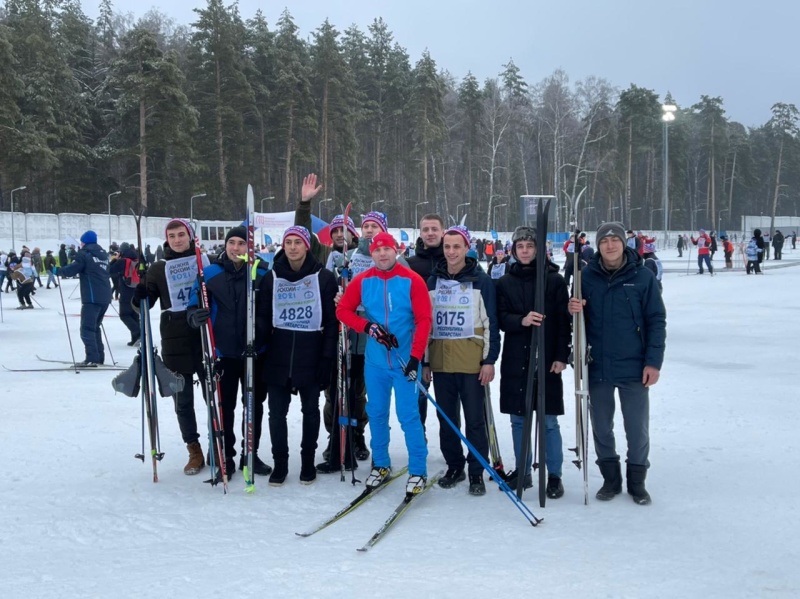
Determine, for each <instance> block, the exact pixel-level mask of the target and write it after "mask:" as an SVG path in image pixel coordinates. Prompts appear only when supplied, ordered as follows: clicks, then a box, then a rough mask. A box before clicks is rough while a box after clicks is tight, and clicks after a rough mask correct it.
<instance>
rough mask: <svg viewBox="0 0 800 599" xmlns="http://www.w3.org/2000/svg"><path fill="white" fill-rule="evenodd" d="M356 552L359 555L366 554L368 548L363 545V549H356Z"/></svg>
mask: <svg viewBox="0 0 800 599" xmlns="http://www.w3.org/2000/svg"><path fill="white" fill-rule="evenodd" d="M356 551H358V552H359V553H366V552H367V551H369V547H368V546H366V545H365V546H364V547H359V548H358V549H356Z"/></svg>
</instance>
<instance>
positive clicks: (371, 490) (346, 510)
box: [294, 466, 408, 538]
mask: <svg viewBox="0 0 800 599" xmlns="http://www.w3.org/2000/svg"><path fill="white" fill-rule="evenodd" d="M407 471H408V467H407V466H403V467H402V468H401V469H400V470H398V471H397V472H393V473H392V474H391V475H389V478H387V479H386V480H385V481H383V482H382V483H381V484H380V485H378V486H377V487H367V488H365V489H364V490H363V491H361V493H359V495H358V497H356V498H355V499H353V501H351V502H350V503H348V504H347V505H346V506H345V507H343V508H342V509H341V510H339V511H338V512H336V513H335V514H334V515H333V516H331V517H330V518H328V519H327V520H325V522H323V523H322V524H320V525H319V526H317V527H316V528H313V529H311V530H309V531H308V532H296V533H294V534H296V535H297V536H298V537H303V538H305V537H310V536H311V535H313V534H316V533H318V532H319V531H321V530H323V529H325V528H328V527H329V526H330V525H331V524H333V523H335V522H338V521H339V520H341V519H342V518H344V517H345V516H347V515H348V514H350V513H352V512H354V511H355V509H356V508H358V507H361V506H362V505H364V504H365V503H366V502H367V501H369V500H370V499H372V498H373V497H375V495H377V494H378V493H379V492H381V491H382V490H383V489H384V487H387V486H388V485H389V483H391V482H393V481H395V480H397V479H398V478H399V477H401V476H403V475H404V474H405V473H406V472H407Z"/></svg>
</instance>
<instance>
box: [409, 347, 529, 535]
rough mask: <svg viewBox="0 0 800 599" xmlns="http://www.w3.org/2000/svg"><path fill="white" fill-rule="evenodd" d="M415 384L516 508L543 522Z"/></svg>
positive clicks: (419, 385)
mask: <svg viewBox="0 0 800 599" xmlns="http://www.w3.org/2000/svg"><path fill="white" fill-rule="evenodd" d="M396 357H397V361H398V362H400V365H401V366H402V367H403V369H404V370H405V368H406V366H407V364H406V361H405V360H403V358H401V357H400V356H399V355H396ZM414 384H415V385H416V386H417V388H418V389H419V390H420V392H422V393H424V394H425V397H427V398H428V401H429V402H431V403H432V404H433V407H434V408H436V411H437V412H439V414H440V415H441V416H442V418H443V419H444V421H445V422H447V424H449V425H450V428H452V429H453V431H455V433H456V434H457V435H458V436H459V438H460V439H461V440H462V441H463V442H464V444H465V445H466V446H467V449H469V451H470V452H471V453H472V455H473V456H475V458H476V459H477V460H478V462H480V464H481V466H483V469H484V470H486V472H487V473H488V474H489V476H490V477H492V478H493V479H494V481H495V482H496V483H497V485H498V486H499V487H500V490H501V491H503V493H505V494H506V496H507V497H508V498H509V499H510V500H511V502H512V503H513V504H514V505H515V506H516V508H517V509H518V510H519V511H520V513H521V514H522V515H523V516H524V517H525V519H526V520H527V521H528V522H530V524H531V526H536V525H537V524H539V522H541V521H542V520H543V518H537V517H536V515H535V514H534V513H533V512H532V511H531V509H530V508H529V507H528V506H527V505H525V502H524V501H522V499H520V498H518V497H517V496H516V495H515V494H514V492H513V491H512V490H511V487H509V486H508V483H507V482H506V481H504V480H503V479H502V478H500V475H499V474H497V472H496V471H495V469H494V468H492V467H491V466H490V465H489V462H487V461H486V459H485V458H484V457H483V456H482V455H481V454H480V452H478V450H477V449H475V446H474V445H472V443H470V442H469V439H467V437H466V436H465V435H464V433H462V432H461V429H459V428H458V427H457V426H456V425H455V423H454V422H453V421H452V420H451V419H450V417H449V416H448V415H447V414H445V412H444V410H443V409H442V407H441V406H440V405H439V404H438V403H436V400H435V399H433V397H432V396H431V394H430V393H429V392H428V390H427V389H425V386H424V385H423V384H422V383H421V382H420V381H419V380H418V379H415V380H414Z"/></svg>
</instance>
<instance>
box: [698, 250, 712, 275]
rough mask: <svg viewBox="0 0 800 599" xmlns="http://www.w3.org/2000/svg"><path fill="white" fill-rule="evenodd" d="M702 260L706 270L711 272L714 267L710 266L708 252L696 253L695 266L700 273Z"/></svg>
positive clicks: (701, 271) (701, 272)
mask: <svg viewBox="0 0 800 599" xmlns="http://www.w3.org/2000/svg"><path fill="white" fill-rule="evenodd" d="M703 262H705V263H706V266H707V267H708V272H711V273H713V272H714V267H713V266H711V257H710V256H709V255H708V254H698V256H697V268H699V269H700V274H703Z"/></svg>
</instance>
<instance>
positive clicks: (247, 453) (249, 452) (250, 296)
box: [220, 185, 257, 493]
mask: <svg viewBox="0 0 800 599" xmlns="http://www.w3.org/2000/svg"><path fill="white" fill-rule="evenodd" d="M256 267H257V263H256V253H255V196H254V195H253V186H252V185H248V186H247V275H248V276H247V283H246V284H247V306H246V307H245V310H246V311H247V332H246V340H247V342H246V345H245V350H244V359H245V388H244V405H245V411H244V413H245V419H244V420H245V433H244V441H245V443H244V459H245V465H244V469H243V470H242V475H243V477H244V490H245V492H246V493H255V490H256V480H255V473H254V472H253V454H254V453H255V387H254V383H253V377H254V371H255V362H256V349H255V285H256ZM220 459H221V458H220Z"/></svg>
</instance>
